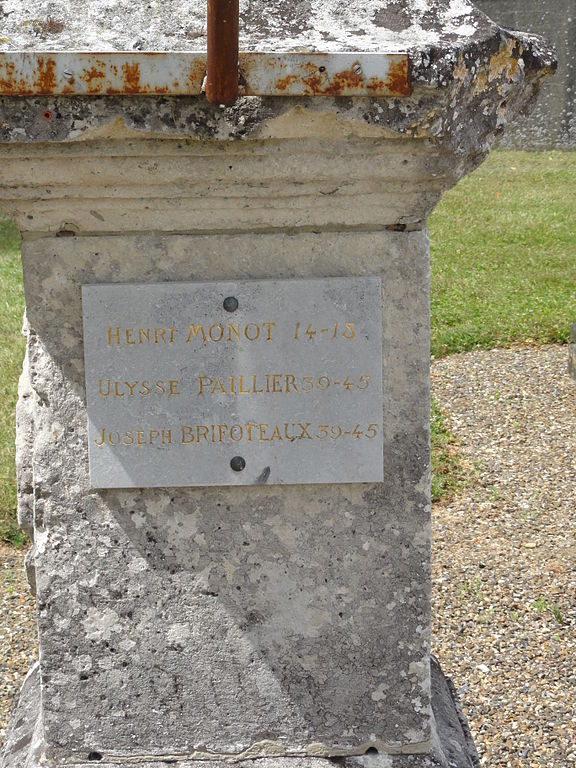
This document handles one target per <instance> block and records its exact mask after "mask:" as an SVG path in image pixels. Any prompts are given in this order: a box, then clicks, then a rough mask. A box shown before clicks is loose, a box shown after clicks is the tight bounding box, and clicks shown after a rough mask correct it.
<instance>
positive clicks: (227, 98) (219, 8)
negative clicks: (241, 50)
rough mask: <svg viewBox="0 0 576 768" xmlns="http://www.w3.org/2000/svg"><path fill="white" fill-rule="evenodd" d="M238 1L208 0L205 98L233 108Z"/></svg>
mask: <svg viewBox="0 0 576 768" xmlns="http://www.w3.org/2000/svg"><path fill="white" fill-rule="evenodd" d="M238 6H239V0H208V19H207V36H208V51H207V57H206V98H207V99H208V101H210V102H211V103H212V104H227V105H228V104H234V102H235V101H236V99H237V98H238V34H239V26H238V15H239V9H238Z"/></svg>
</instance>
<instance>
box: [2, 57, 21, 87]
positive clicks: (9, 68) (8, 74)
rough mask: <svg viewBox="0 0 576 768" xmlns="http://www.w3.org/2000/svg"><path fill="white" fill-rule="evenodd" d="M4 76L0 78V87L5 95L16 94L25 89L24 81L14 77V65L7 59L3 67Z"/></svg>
mask: <svg viewBox="0 0 576 768" xmlns="http://www.w3.org/2000/svg"><path fill="white" fill-rule="evenodd" d="M4 71H5V77H2V78H1V79H0V89H1V90H2V93H5V94H6V95H7V96H17V95H19V94H20V93H22V92H23V91H25V90H26V81H25V80H24V78H21V79H20V80H19V79H18V78H17V77H16V65H15V64H14V62H12V61H7V62H6V65H5V67H4Z"/></svg>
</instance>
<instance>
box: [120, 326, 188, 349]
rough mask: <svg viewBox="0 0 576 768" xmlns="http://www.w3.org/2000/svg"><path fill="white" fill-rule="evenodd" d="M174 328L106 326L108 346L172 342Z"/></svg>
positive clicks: (174, 332)
mask: <svg viewBox="0 0 576 768" xmlns="http://www.w3.org/2000/svg"><path fill="white" fill-rule="evenodd" d="M175 334H176V329H175V328H174V327H171V328H120V327H119V326H116V327H112V326H109V327H108V331H107V336H108V346H109V347H112V346H118V347H119V346H120V345H121V344H122V343H123V342H124V343H126V344H127V345H128V346H134V345H136V344H174V338H175Z"/></svg>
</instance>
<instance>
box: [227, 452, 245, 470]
mask: <svg viewBox="0 0 576 768" xmlns="http://www.w3.org/2000/svg"><path fill="white" fill-rule="evenodd" d="M230 466H231V467H232V469H233V470H234V472H242V470H243V469H244V467H245V466H246V462H245V461H244V459H243V458H242V456H234V458H233V459H232V460H231V462H230Z"/></svg>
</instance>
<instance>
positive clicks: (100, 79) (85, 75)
mask: <svg viewBox="0 0 576 768" xmlns="http://www.w3.org/2000/svg"><path fill="white" fill-rule="evenodd" d="M97 64H99V65H100V66H97ZM80 79H81V80H82V81H83V82H85V83H86V91H87V93H90V94H98V93H102V90H103V87H104V81H105V80H106V67H105V65H104V64H103V62H96V63H94V65H93V66H91V67H90V69H85V70H84V71H83V72H82V75H81V77H80Z"/></svg>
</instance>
